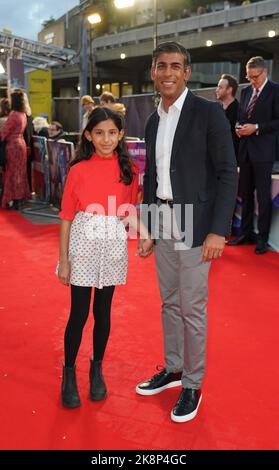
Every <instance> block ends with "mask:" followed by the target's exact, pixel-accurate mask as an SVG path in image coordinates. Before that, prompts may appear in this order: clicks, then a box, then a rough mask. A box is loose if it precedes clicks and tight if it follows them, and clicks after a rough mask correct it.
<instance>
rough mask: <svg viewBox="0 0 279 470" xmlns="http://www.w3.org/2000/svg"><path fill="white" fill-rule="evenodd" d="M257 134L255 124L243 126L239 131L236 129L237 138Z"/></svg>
mask: <svg viewBox="0 0 279 470" xmlns="http://www.w3.org/2000/svg"><path fill="white" fill-rule="evenodd" d="M255 132H257V126H256V124H243V126H242V127H241V128H240V129H236V133H237V135H238V137H242V136H244V135H246V136H247V135H251V134H255Z"/></svg>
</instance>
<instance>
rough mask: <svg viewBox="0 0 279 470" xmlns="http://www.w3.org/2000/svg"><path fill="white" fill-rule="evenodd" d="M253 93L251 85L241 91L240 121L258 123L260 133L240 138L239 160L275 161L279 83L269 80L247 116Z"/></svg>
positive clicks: (278, 119)
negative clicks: (247, 156) (247, 157)
mask: <svg viewBox="0 0 279 470" xmlns="http://www.w3.org/2000/svg"><path fill="white" fill-rule="evenodd" d="M252 93H253V87H252V86H251V85H249V86H248V87H246V88H244V89H243V90H242V92H241V98H240V103H239V114H238V121H239V122H240V123H241V124H245V123H246V124H247V123H251V124H258V125H259V133H258V135H256V134H252V135H250V136H247V137H244V136H243V137H241V138H240V139H239V150H238V161H239V162H243V161H245V158H246V155H247V153H248V154H249V159H250V161H253V162H273V161H274V160H275V157H276V134H278V132H279V84H278V83H274V82H271V81H269V80H268V82H267V83H266V85H265V86H264V88H263V90H262V91H261V93H260V95H259V97H258V98H257V101H256V104H255V106H254V109H253V111H252V114H251V117H250V118H249V119H248V117H247V106H248V104H249V101H250V99H251V96H252Z"/></svg>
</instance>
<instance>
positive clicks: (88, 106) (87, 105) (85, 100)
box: [80, 95, 95, 130]
mask: <svg viewBox="0 0 279 470" xmlns="http://www.w3.org/2000/svg"><path fill="white" fill-rule="evenodd" d="M80 104H81V106H82V109H83V118H82V130H83V129H85V127H86V124H87V122H88V118H89V116H90V114H91V113H92V111H93V109H94V108H95V101H94V100H93V98H92V97H91V96H90V95H84V96H82V97H81V99H80Z"/></svg>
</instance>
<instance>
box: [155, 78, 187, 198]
mask: <svg viewBox="0 0 279 470" xmlns="http://www.w3.org/2000/svg"><path fill="white" fill-rule="evenodd" d="M187 93H188V88H187V87H186V88H185V90H184V91H183V93H182V94H181V95H180V96H179V98H178V99H177V100H176V101H175V102H174V103H173V104H172V105H171V106H170V107H169V109H168V112H166V111H165V110H164V108H163V103H162V100H161V101H160V103H159V106H158V109H157V112H158V114H159V118H160V121H159V126H158V131H157V139H156V168H157V183H158V187H157V192H156V195H157V197H158V198H159V199H172V198H173V195H172V189H171V180H170V161H171V151H172V145H173V139H174V135H175V131H176V128H177V124H178V121H179V118H180V113H181V110H182V107H183V104H184V101H185V98H186V96H187Z"/></svg>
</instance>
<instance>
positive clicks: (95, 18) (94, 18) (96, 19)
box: [87, 13, 102, 96]
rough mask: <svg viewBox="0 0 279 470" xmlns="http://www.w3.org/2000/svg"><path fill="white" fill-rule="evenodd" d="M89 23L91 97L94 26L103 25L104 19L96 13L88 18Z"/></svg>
mask: <svg viewBox="0 0 279 470" xmlns="http://www.w3.org/2000/svg"><path fill="white" fill-rule="evenodd" d="M87 20H88V22H89V23H90V28H89V64H90V69H89V90H90V91H89V93H90V96H93V44H92V42H93V25H95V24H98V23H101V21H102V18H101V17H100V15H99V13H94V14H93V15H89V16H88V17H87Z"/></svg>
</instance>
